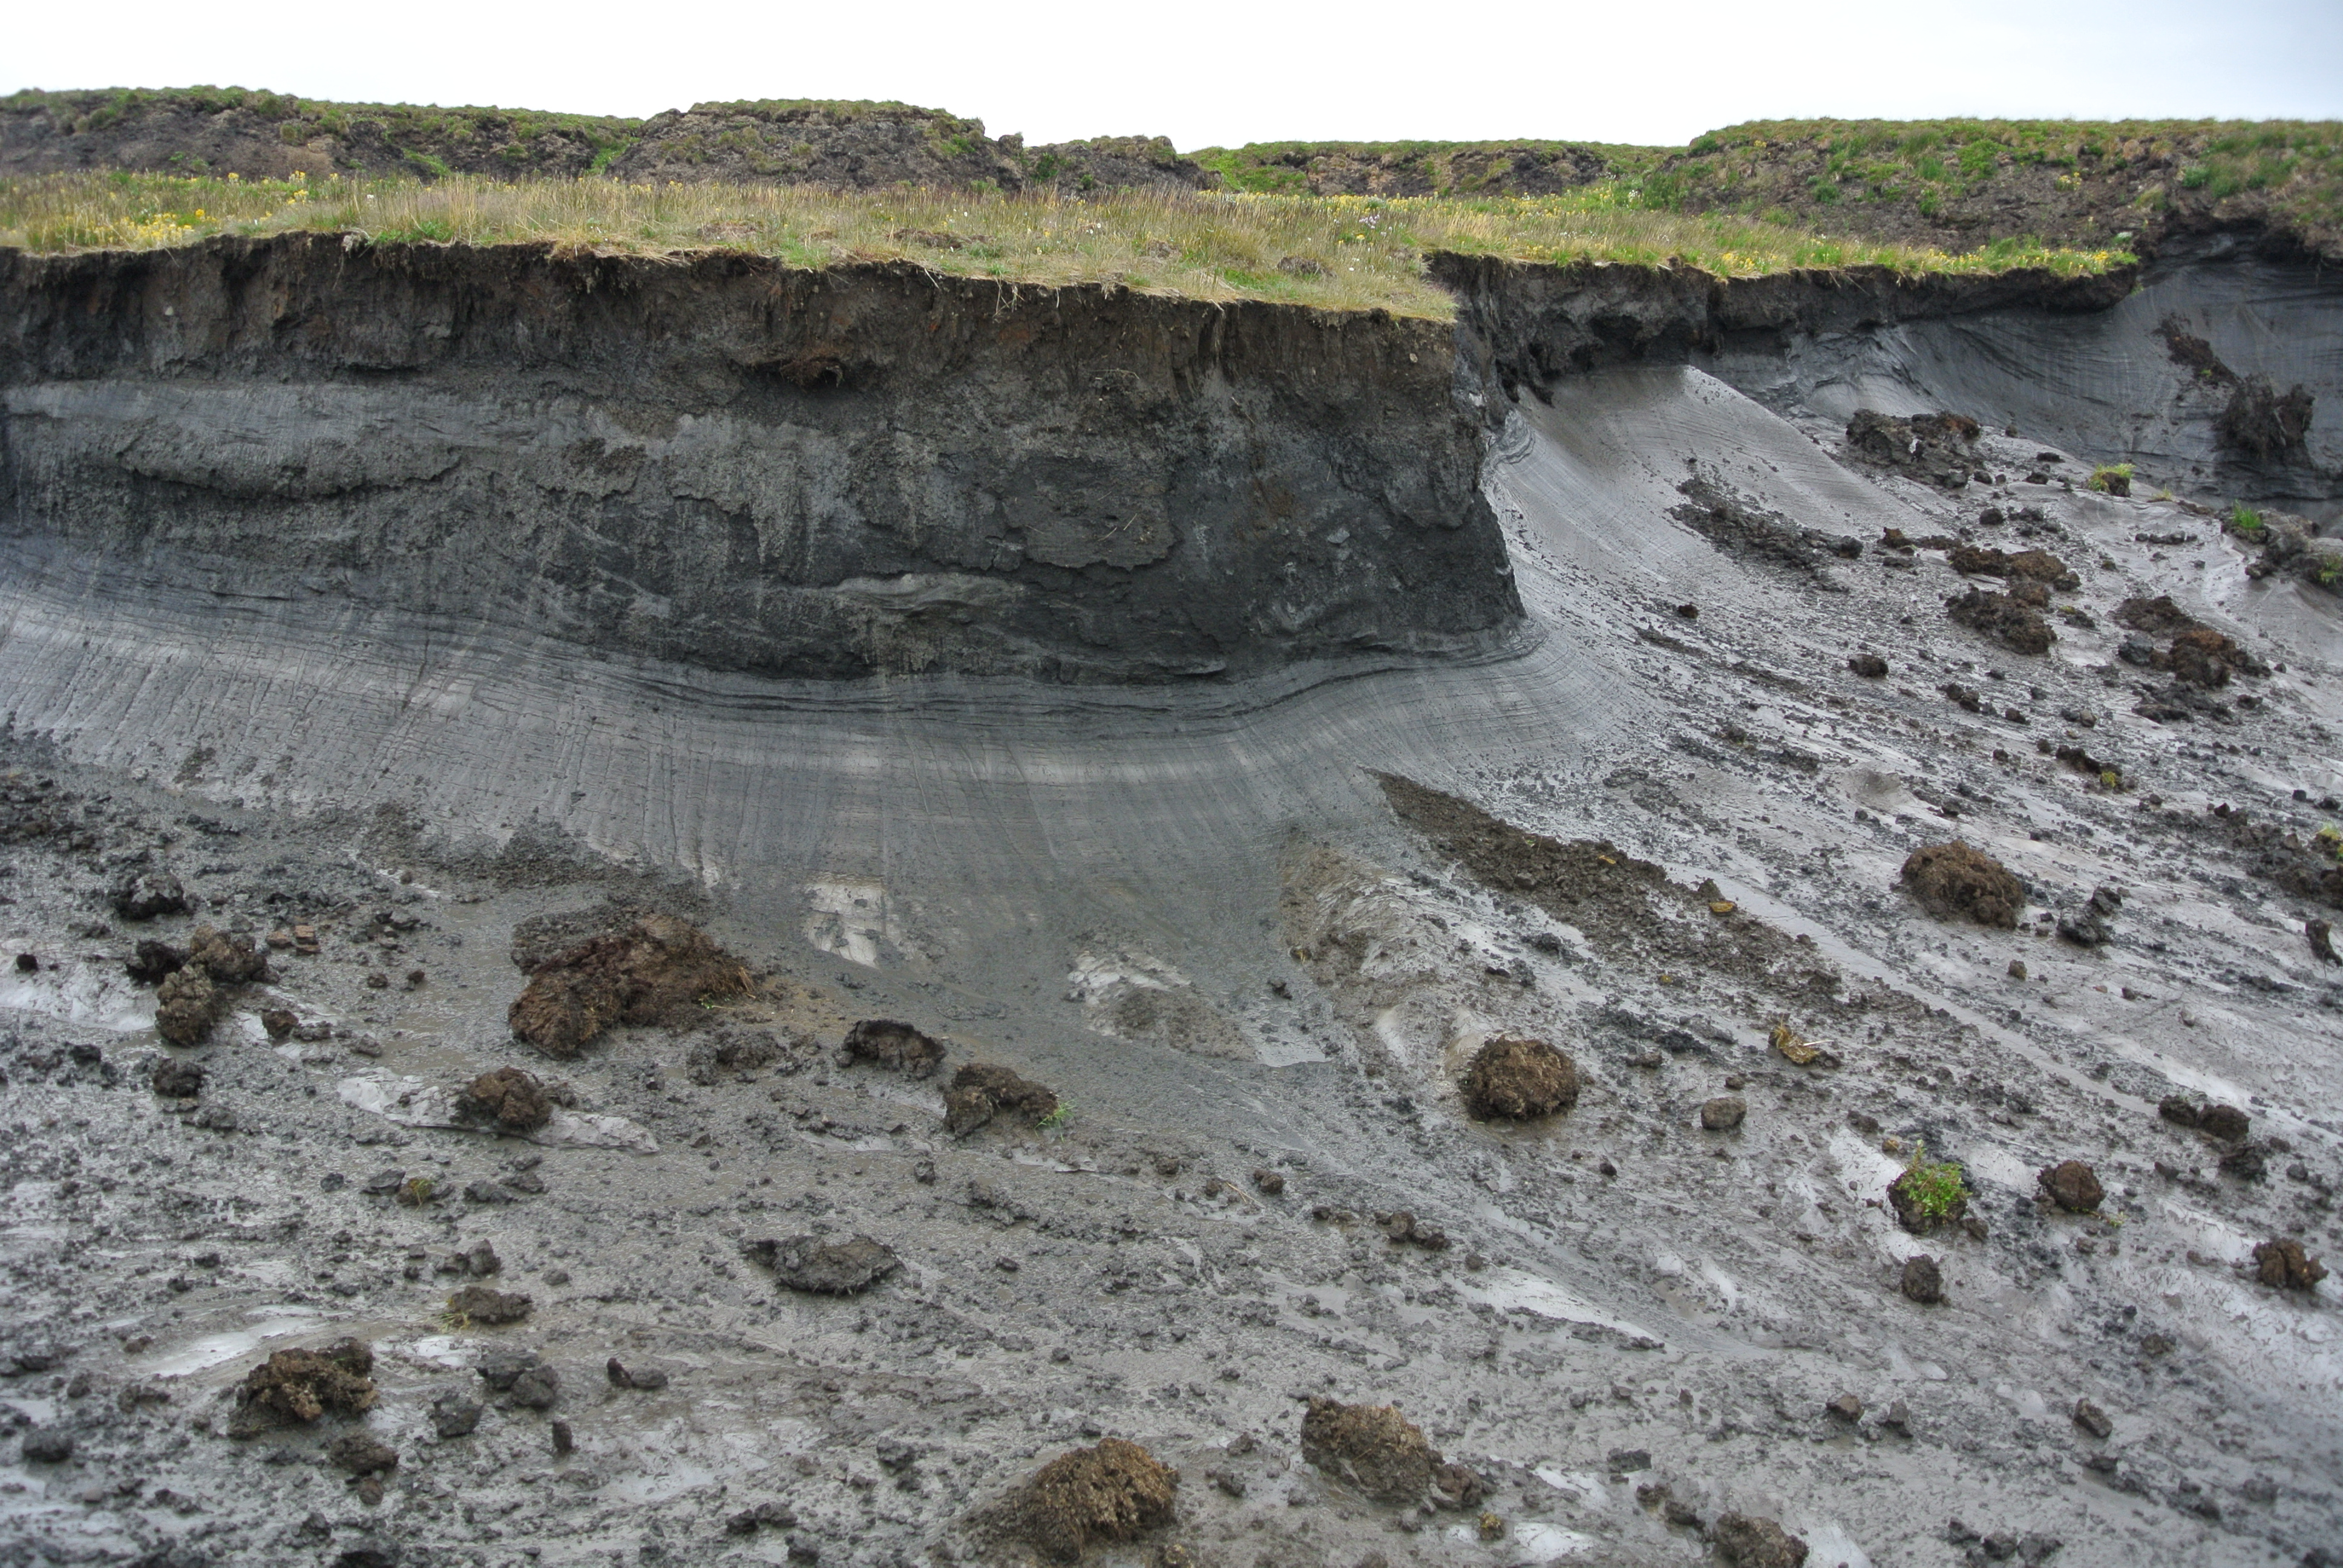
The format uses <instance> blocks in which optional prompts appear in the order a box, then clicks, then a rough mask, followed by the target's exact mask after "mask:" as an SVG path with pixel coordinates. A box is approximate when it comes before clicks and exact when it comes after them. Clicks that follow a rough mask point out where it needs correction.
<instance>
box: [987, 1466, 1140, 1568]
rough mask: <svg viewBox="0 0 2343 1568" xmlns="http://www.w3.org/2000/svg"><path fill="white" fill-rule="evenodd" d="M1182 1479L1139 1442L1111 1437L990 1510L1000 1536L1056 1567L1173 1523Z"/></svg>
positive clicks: (1037, 1475)
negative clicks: (1095, 1547) (1094, 1548)
mask: <svg viewBox="0 0 2343 1568" xmlns="http://www.w3.org/2000/svg"><path fill="white" fill-rule="evenodd" d="M1179 1488H1180V1473H1179V1472H1178V1471H1176V1470H1174V1469H1172V1467H1171V1466H1170V1465H1168V1464H1165V1463H1164V1462H1162V1461H1161V1460H1160V1459H1157V1458H1156V1457H1155V1456H1154V1455H1153V1454H1151V1453H1150V1452H1147V1450H1145V1449H1143V1448H1141V1447H1140V1446H1139V1444H1137V1443H1135V1442H1124V1441H1123V1440H1122V1439H1121V1438H1119V1437H1110V1438H1107V1439H1105V1440H1104V1441H1102V1442H1100V1443H1099V1444H1098V1446H1097V1447H1095V1448H1078V1449H1075V1450H1074V1451H1073V1452H1071V1453H1061V1454H1060V1455H1059V1456H1058V1457H1057V1458H1055V1459H1053V1460H1051V1462H1049V1463H1047V1464H1045V1465H1043V1466H1042V1467H1041V1469H1039V1470H1037V1471H1035V1472H1034V1473H1032V1474H1031V1476H1029V1477H1028V1478H1027V1479H1026V1481H1025V1483H1024V1484H1023V1485H1021V1486H1020V1487H1019V1488H1018V1489H1017V1490H1016V1491H1015V1492H1014V1493H1011V1494H1010V1495H1009V1496H1008V1497H1007V1498H1005V1499H1004V1500H1002V1502H1001V1503H999V1504H997V1505H996V1506H995V1507H994V1508H993V1509H992V1510H991V1511H990V1520H989V1523H990V1525H991V1527H992V1528H993V1530H995V1531H996V1532H998V1533H1001V1534H1002V1535H1005V1536H1008V1537H1011V1539H1014V1540H1019V1541H1022V1542H1024V1543H1026V1544H1027V1545H1029V1546H1031V1547H1032V1548H1033V1550H1034V1551H1036V1552H1038V1553H1041V1556H1042V1557H1044V1558H1045V1559H1047V1560H1048V1561H1050V1562H1052V1563H1072V1562H1076V1561H1078V1560H1079V1559H1080V1558H1081V1555H1082V1553H1083V1552H1085V1551H1086V1550H1088V1549H1089V1548H1090V1547H1091V1546H1093V1545H1101V1544H1106V1543H1113V1542H1118V1541H1128V1540H1130V1539H1131V1537H1133V1536H1135V1535H1137V1534H1139V1533H1141V1532H1142V1531H1146V1530H1151V1529H1153V1528H1155V1527H1156V1526H1157V1525H1160V1524H1163V1523H1168V1522H1169V1521H1170V1520H1171V1518H1172V1503H1173V1502H1174V1501H1175V1498H1176V1495H1177V1493H1178V1492H1179Z"/></svg>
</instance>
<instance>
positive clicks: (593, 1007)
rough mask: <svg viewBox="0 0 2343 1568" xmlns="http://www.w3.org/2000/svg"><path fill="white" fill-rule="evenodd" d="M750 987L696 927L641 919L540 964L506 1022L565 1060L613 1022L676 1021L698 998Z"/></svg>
mask: <svg viewBox="0 0 2343 1568" xmlns="http://www.w3.org/2000/svg"><path fill="white" fill-rule="evenodd" d="M748 990H749V971H748V970H746V969H744V968H743V967H742V966H741V964H740V961H739V960H738V959H735V958H734V957H733V956H732V955H731V954H729V953H728V952H726V951H725V950H723V949H722V948H719V947H718V946H717V945H716V944H715V943H714V942H712V941H710V940H709V939H708V936H707V934H706V933H705V932H703V931H701V930H699V928H698V927H697V926H694V925H691V924H690V923H689V922H688V921H684V920H677V919H675V918H674V917H673V916H671V915H659V914H647V915H645V916H643V917H642V918H641V919H640V920H636V921H635V922H634V923H633V924H631V925H629V926H628V927H627V928H626V929H624V930H618V931H613V932H609V933H608V934H606V935H603V936H598V937H592V938H589V939H588V940H585V941H582V942H579V943H578V944H577V945H576V946H574V947H570V948H567V949H564V950H561V951H560V952H558V953H556V954H555V955H553V956H552V957H551V958H548V959H547V960H544V961H543V962H542V963H540V964H539V965H538V967H537V968H536V969H534V970H532V971H531V972H530V975H529V981H528V988H527V989H526V990H523V991H522V992H521V993H520V996H519V998H518V1000H516V1001H515V1002H514V1003H513V1004H512V1009H511V1011H510V1012H509V1014H508V1020H509V1021H510V1023H511V1025H512V1031H513V1033H514V1034H516V1035H517V1036H518V1037H519V1038H520V1039H522V1040H527V1041H528V1043H529V1044H531V1045H533V1046H535V1047H537V1049H538V1050H541V1051H543V1052H545V1053H546V1054H547V1055H548V1056H551V1057H557V1058H567V1057H572V1056H575V1055H577V1054H578V1050H579V1049H580V1048H581V1047H583V1046H584V1045H586V1043H587V1042H588V1041H589V1040H593V1039H594V1038H595V1037H596V1036H597V1035H599V1034H600V1033H601V1032H602V1031H603V1030H607V1029H608V1028H610V1027H611V1026H612V1025H613V1024H618V1023H634V1024H663V1023H676V1022H679V1021H681V1020H684V1019H686V1018H689V1016H690V1009H691V1008H693V1007H694V1006H695V1005H696V1004H697V1003H699V1001H700V1000H702V999H706V998H720V997H734V996H742V995H746V994H747V992H748Z"/></svg>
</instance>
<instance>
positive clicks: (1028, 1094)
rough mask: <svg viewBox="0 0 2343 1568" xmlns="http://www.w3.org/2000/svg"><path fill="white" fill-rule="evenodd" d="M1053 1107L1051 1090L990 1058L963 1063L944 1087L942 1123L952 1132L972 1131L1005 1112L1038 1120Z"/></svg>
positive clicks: (1055, 1099)
mask: <svg viewBox="0 0 2343 1568" xmlns="http://www.w3.org/2000/svg"><path fill="white" fill-rule="evenodd" d="M1057 1110H1058V1096H1057V1094H1056V1093H1055V1091H1051V1090H1050V1089H1048V1088H1047V1087H1045V1086H1043V1085H1041V1084H1039V1083H1035V1082H1033V1081H1031V1079H1025V1078H1020V1077H1018V1076H1017V1075H1016V1074H1015V1073H1013V1072H1011V1071H1010V1070H1008V1069H1007V1068H1005V1067H995V1066H993V1065H991V1064H990V1062H982V1061H971V1062H967V1063H964V1064H963V1065H962V1066H961V1068H960V1070H959V1071H958V1072H955V1073H953V1074H952V1077H951V1082H950V1084H949V1085H948V1086H946V1088H945V1090H944V1127H945V1130H946V1131H950V1132H951V1133H953V1134H954V1135H955V1136H957V1135H960V1134H962V1133H969V1132H973V1131H976V1130H977V1129H978V1128H980V1127H982V1126H983V1125H984V1124H985V1123H987V1122H989V1121H991V1120H992V1119H993V1118H994V1117H996V1116H999V1115H1001V1114H1003V1113H1005V1112H1010V1111H1015V1112H1018V1113H1020V1114H1021V1115H1023V1116H1025V1117H1026V1118H1027V1119H1028V1120H1030V1121H1035V1122H1039V1121H1043V1120H1045V1119H1047V1118H1048V1117H1051V1116H1052V1115H1055V1114H1056V1112H1057Z"/></svg>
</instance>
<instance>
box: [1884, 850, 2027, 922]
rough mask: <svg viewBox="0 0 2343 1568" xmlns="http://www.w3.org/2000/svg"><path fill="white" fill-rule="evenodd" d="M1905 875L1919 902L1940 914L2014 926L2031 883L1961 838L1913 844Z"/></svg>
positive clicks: (1904, 877) (1905, 863) (1955, 918)
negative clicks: (1917, 847)
mask: <svg viewBox="0 0 2343 1568" xmlns="http://www.w3.org/2000/svg"><path fill="white" fill-rule="evenodd" d="M1902 881H1903V884H1904V886H1905V887H1906V888H1908V889H1909V890H1911V893H1912V897H1913V898H1914V899H1915V900H1916V901H1917V902H1918V903H1919V905H1920V907H1921V908H1922V909H1924V910H1927V911H1928V913H1930V914H1932V915H1934V916H1936V919H1938V920H1960V919H1964V918H1966V919H1968V920H1975V921H1976V923H1977V924H1979V925H1981V926H1998V927H2000V928H2001V929H2002V930H2016V927H2017V917H2018V916H2019V915H2020V914H2022V913H2024V912H2025V910H2026V884H2025V883H2024V882H2021V881H2019V880H2018V879H2017V877H2016V874H2015V873H2014V872H2012V871H2011V870H2010V869H2009V868H2007V867H2006V866H2004V865H2003V864H2002V863H2001V862H2000V861H1998V860H1996V859H1994V858H1993V857H1992V856H1990V855H1986V854H1981V853H1979V852H1978V851H1976V850H1975V849H1970V848H1969V847H1968V845H1967V844H1966V842H1964V841H1963V840H1961V839H1953V840H1952V841H1951V842H1949V843H1944V844H1924V845H1922V846H1921V847H1920V848H1919V849H1915V850H1913V851H1912V853H1911V855H1910V856H1909V857H1907V858H1906V860H1905V862H1904V872H1903V877H1902Z"/></svg>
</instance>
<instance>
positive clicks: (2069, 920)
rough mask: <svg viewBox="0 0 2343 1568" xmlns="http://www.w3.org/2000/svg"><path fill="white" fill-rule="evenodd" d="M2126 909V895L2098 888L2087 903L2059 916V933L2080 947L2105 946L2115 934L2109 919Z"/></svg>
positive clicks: (2109, 889)
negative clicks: (2108, 926) (2110, 929)
mask: <svg viewBox="0 0 2343 1568" xmlns="http://www.w3.org/2000/svg"><path fill="white" fill-rule="evenodd" d="M2122 908H2123V895H2122V894H2121V893H2119V892H2117V891H2116V890H2115V889H2113V888H2107V887H2102V888H2095V889H2093V890H2091V896H2090V899H2089V900H2088V901H2087V902H2086V903H2085V904H2084V905H2083V906H2082V908H2080V909H2078V910H2068V911H2067V912H2066V913H2065V914H2063V915H2061V916H2059V917H2058V934H2059V935H2060V936H2061V937H2063V938H2065V939H2066V940H2067V941H2070V942H2073V943H2075V944H2076V945H2077V946H2078V947H2086V948H2096V947H2100V946H2103V945H2105V944H2106V943H2107V940H2109V939H2110V938H2111V937H2112V935H2113V933H2112V932H2110V931H2109V930H2107V922H2108V921H2109V920H2113V919H2115V917H2116V913H2117V910H2121V909H2122Z"/></svg>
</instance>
